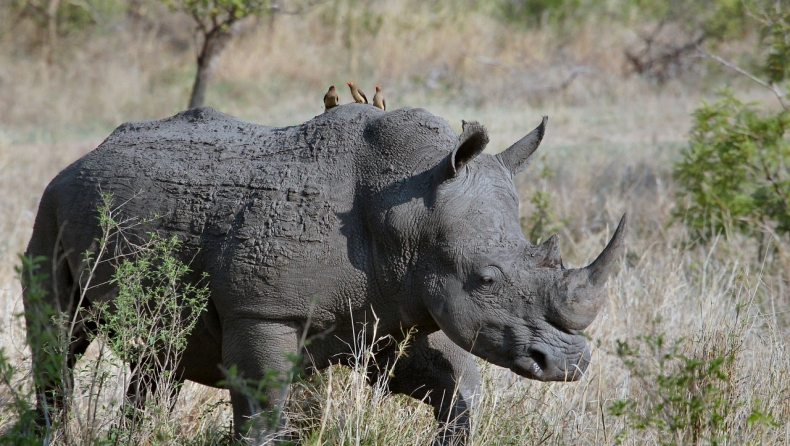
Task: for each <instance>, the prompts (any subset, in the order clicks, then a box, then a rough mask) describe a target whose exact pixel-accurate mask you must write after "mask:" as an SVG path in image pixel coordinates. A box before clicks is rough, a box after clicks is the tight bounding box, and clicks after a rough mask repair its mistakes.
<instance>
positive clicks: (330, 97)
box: [324, 85, 340, 110]
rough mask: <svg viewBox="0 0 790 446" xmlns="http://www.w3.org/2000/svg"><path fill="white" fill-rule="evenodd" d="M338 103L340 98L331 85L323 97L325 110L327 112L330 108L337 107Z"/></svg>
mask: <svg viewBox="0 0 790 446" xmlns="http://www.w3.org/2000/svg"><path fill="white" fill-rule="evenodd" d="M339 102H340V98H338V97H337V92H336V91H335V86H334V85H332V86H331V87H329V91H327V92H326V94H325V95H324V107H326V110H329V109H330V108H332V107H337V105H338V103H339Z"/></svg>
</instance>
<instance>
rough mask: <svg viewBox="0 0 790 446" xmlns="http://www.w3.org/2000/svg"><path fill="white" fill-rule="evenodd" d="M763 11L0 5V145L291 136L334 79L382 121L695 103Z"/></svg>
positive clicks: (754, 32)
mask: <svg viewBox="0 0 790 446" xmlns="http://www.w3.org/2000/svg"><path fill="white" fill-rule="evenodd" d="M770 3H771V2H770V1H751V0H749V1H747V2H746V3H744V2H742V1H741V0H669V1H663V0H662V1H659V0H557V1H548V0H443V1H433V2H423V1H419V0H395V1H387V2H385V1H376V0H0V11H2V16H1V17H0V109H1V110H2V113H0V129H2V132H4V133H5V134H6V135H7V137H10V138H11V139H13V140H19V139H23V140H24V139H28V138H38V137H47V135H49V136H50V137H51V136H53V135H56V134H58V135H63V134H64V133H66V134H68V133H73V132H91V131H99V129H101V131H107V130H108V129H112V128H114V127H115V126H116V125H118V124H119V123H121V122H123V121H127V120H139V119H151V118H159V117H163V116H167V115H171V114H173V113H175V112H177V111H179V110H182V109H184V108H187V106H188V105H189V104H192V105H198V104H201V103H205V104H206V105H212V106H215V107H218V108H220V109H222V110H224V111H227V112H230V113H234V114H237V115H240V116H242V117H245V118H248V119H255V120H257V119H266V120H267V123H271V124H282V123H295V122H299V121H301V120H302V119H304V118H306V117H309V116H311V114H316V113H319V112H320V111H321V101H320V98H321V96H322V94H323V92H324V91H326V88H327V87H328V86H329V85H330V84H333V83H334V84H341V85H342V83H343V82H345V81H347V80H354V81H356V82H357V84H359V85H360V86H361V87H362V88H363V89H366V90H367V91H371V90H373V85H374V84H381V85H382V86H383V87H384V89H385V92H386V93H387V97H388V102H389V103H390V104H392V106H394V107H399V106H404V105H417V106H419V105H425V104H432V103H437V102H438V103H453V104H455V105H458V106H462V107H466V108H480V107H487V106H494V105H506V106H514V105H515V104H517V103H520V104H530V105H538V104H541V103H542V101H546V100H551V101H563V102H564V103H566V104H571V105H573V104H583V103H587V102H589V101H590V100H596V101H597V100H599V99H602V98H603V99H606V98H615V97H617V96H618V95H622V94H634V93H640V92H642V91H643V90H638V91H630V92H629V91H627V89H624V88H623V87H622V85H623V84H624V83H626V82H628V83H630V84H629V85H637V88H639V89H648V90H650V89H666V90H667V91H670V92H674V93H675V94H690V93H689V92H693V93H699V92H702V93H704V92H706V91H710V90H712V89H715V87H716V86H718V85H720V84H721V82H731V81H736V80H735V76H734V74H733V73H732V72H728V71H727V70H726V69H723V68H721V67H720V66H718V65H717V64H715V63H710V62H709V61H706V60H705V58H703V57H702V56H701V53H700V52H699V51H698V49H699V48H700V47H702V48H704V49H705V50H706V51H710V52H715V53H716V54H719V55H721V56H723V57H725V58H727V59H728V60H732V61H733V62H734V63H738V64H739V65H742V66H744V67H746V68H749V67H752V66H753V65H754V64H755V63H757V62H758V61H759V60H761V58H762V55H761V54H760V50H758V51H755V49H756V48H761V47H760V45H759V44H758V42H759V40H760V39H762V38H764V37H765V36H763V35H761V27H760V23H759V22H758V21H756V20H752V19H750V15H757V14H760V11H762V10H764V9H766V8H770V6H771V5H770ZM766 51H767V48H766ZM722 78H724V80H722ZM634 79H636V81H635V82H636V83H634ZM198 80H200V82H196V81H198ZM200 89H204V90H202V91H199V90H200ZM295 91H298V92H300V93H301V94H299V95H296V96H295V95H294V94H293V92H295ZM196 92H197V94H198V95H199V97H197V98H196V97H195V94H196ZM341 94H342V93H341ZM346 99H348V98H343V97H342V96H341V102H343V101H344V100H346ZM275 111H276V113H274V112H275ZM31 133H36V134H35V135H34V134H31Z"/></svg>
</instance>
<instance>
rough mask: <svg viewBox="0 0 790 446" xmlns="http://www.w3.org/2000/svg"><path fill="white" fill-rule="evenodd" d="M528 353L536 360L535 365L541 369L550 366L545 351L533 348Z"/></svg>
mask: <svg viewBox="0 0 790 446" xmlns="http://www.w3.org/2000/svg"><path fill="white" fill-rule="evenodd" d="M527 354H528V355H529V357H530V358H532V360H533V361H535V364H534V365H535V366H537V367H538V369H539V370H546V369H547V368H548V359H547V358H546V354H545V353H543V352H542V351H540V350H538V349H534V348H531V349H529V351H528V352H527Z"/></svg>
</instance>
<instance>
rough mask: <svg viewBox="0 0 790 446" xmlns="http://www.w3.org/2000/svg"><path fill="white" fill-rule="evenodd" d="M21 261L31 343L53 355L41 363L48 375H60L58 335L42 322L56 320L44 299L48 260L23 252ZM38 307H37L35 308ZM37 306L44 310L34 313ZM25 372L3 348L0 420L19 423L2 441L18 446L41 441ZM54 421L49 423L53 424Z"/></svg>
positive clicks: (0, 356)
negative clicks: (43, 267)
mask: <svg viewBox="0 0 790 446" xmlns="http://www.w3.org/2000/svg"><path fill="white" fill-rule="evenodd" d="M19 259H20V264H19V265H18V266H17V267H16V268H15V269H16V272H17V274H18V275H19V278H20V280H21V281H22V284H23V286H24V287H25V288H26V289H27V292H28V302H30V305H29V309H28V308H26V312H27V313H28V317H31V318H32V319H30V320H31V321H33V324H31V327H30V331H29V335H28V336H29V337H30V338H32V340H33V342H34V343H31V345H39V346H42V347H43V348H44V349H45V351H48V352H49V354H48V355H46V356H44V357H42V358H41V361H44V362H43V363H41V364H40V366H41V370H42V371H44V372H45V373H47V374H59V372H60V369H59V367H60V364H61V359H62V353H63V349H62V348H54V346H57V345H58V343H57V336H55V335H54V333H53V332H52V331H49V330H43V329H42V328H41V324H40V323H41V322H45V321H48V320H52V318H53V317H54V314H55V313H54V311H53V310H52V307H51V306H49V305H45V303H44V301H43V299H44V297H46V296H47V294H48V293H47V290H46V289H45V288H44V286H43V283H44V281H45V280H46V279H47V278H48V275H47V274H46V273H44V272H42V271H41V264H42V263H44V262H45V260H46V259H44V258H43V257H35V258H32V257H27V256H24V255H21V254H20V255H19ZM34 306H35V307H34ZM34 308H37V309H40V311H37V312H34ZM22 374H24V370H21V369H20V368H19V367H17V366H15V365H14V364H13V362H12V361H11V359H10V358H9V357H8V356H7V354H6V352H5V349H3V348H0V389H3V388H4V389H3V390H5V392H4V394H2V393H0V396H3V397H5V398H0V419H1V418H3V417H13V418H15V419H16V422H15V423H14V424H13V425H11V426H10V427H9V428H8V429H7V430H5V431H4V432H1V433H0V444H4V445H6V444H7V445H15V446H28V445H30V446H32V445H36V444H41V440H40V439H39V437H40V435H41V432H40V430H39V428H38V426H37V425H36V421H37V419H38V416H39V414H38V412H36V411H35V410H34V407H33V405H32V404H31V401H32V400H33V389H32V388H31V387H29V386H25V385H24V383H23V382H22V381H21V380H20V379H19V378H18V377H19V376H20V375H22ZM43 377H44V375H43V374H41V373H39V374H36V375H34V377H33V379H34V382H35V381H38V382H40V381H41V379H42V378H43ZM51 423H52V421H51V420H50V421H49V423H48V424H50V425H51Z"/></svg>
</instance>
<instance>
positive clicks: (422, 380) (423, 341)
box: [377, 331, 480, 446]
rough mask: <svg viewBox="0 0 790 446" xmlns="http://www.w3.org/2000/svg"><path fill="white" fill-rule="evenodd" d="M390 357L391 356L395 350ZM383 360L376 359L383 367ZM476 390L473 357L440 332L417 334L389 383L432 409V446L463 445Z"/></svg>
mask: <svg viewBox="0 0 790 446" xmlns="http://www.w3.org/2000/svg"><path fill="white" fill-rule="evenodd" d="M389 354H394V349H393V351H390V352H389ZM377 356H378V355H377ZM382 359H384V358H377V362H378V363H379V364H384V362H382ZM390 363H391V362H390ZM479 387H480V372H479V371H478V369H477V365H476V364H475V361H474V357H473V356H472V355H471V354H470V353H468V352H466V351H465V350H463V349H461V348H460V347H458V346H457V345H455V344H454V343H453V342H452V341H450V340H449V339H448V338H447V336H445V334H444V333H442V332H440V331H439V332H435V333H432V334H430V335H427V336H425V335H423V336H420V335H419V334H418V335H417V337H416V338H415V339H414V341H413V342H412V344H411V345H410V346H409V348H408V349H407V350H406V355H405V356H402V357H400V358H399V359H398V362H397V363H396V366H395V370H394V371H393V377H392V378H391V379H390V381H389V389H390V391H392V392H394V393H402V394H405V395H409V396H411V397H413V398H416V399H419V400H422V401H424V402H426V403H428V404H430V405H431V406H433V414H434V416H435V417H436V420H437V421H438V422H439V429H438V431H437V434H436V437H435V438H434V441H433V444H434V446H437V445H460V444H465V443H466V440H467V438H468V436H469V431H470V428H471V423H470V412H471V410H472V409H473V406H474V403H475V398H476V397H477V394H478V393H479Z"/></svg>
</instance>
